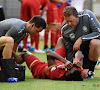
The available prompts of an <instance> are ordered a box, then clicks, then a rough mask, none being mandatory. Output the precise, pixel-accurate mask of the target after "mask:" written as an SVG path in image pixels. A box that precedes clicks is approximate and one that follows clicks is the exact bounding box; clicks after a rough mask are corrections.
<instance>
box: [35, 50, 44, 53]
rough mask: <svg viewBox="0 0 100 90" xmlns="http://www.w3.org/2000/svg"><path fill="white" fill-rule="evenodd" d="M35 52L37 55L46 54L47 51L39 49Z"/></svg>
mask: <svg viewBox="0 0 100 90" xmlns="http://www.w3.org/2000/svg"><path fill="white" fill-rule="evenodd" d="M34 52H35V53H45V51H42V50H41V49H38V50H37V49H35V50H34Z"/></svg>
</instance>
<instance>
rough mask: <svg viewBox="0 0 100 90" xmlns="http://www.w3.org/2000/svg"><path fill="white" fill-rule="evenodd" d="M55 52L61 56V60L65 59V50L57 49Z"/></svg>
mask: <svg viewBox="0 0 100 90" xmlns="http://www.w3.org/2000/svg"><path fill="white" fill-rule="evenodd" d="M55 52H56V53H58V54H59V55H61V56H62V57H63V58H65V57H66V50H65V49H63V48H58V49H57V50H55Z"/></svg>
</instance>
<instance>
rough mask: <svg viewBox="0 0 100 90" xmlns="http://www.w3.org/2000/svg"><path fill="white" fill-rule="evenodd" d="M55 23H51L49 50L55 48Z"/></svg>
mask: <svg viewBox="0 0 100 90" xmlns="http://www.w3.org/2000/svg"><path fill="white" fill-rule="evenodd" d="M57 26H58V25H57V23H51V50H52V51H54V50H55V44H56V43H55V42H56V32H57Z"/></svg>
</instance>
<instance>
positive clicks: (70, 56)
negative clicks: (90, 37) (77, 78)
mask: <svg viewBox="0 0 100 90" xmlns="http://www.w3.org/2000/svg"><path fill="white" fill-rule="evenodd" d="M89 43H90V41H86V42H83V43H82V45H81V47H80V50H81V51H82V54H83V55H84V59H83V69H89V65H90V64H89V61H90V60H89V57H88V56H89ZM70 49H71V50H70V51H67V50H66V51H67V54H66V59H67V60H69V61H71V62H72V63H73V59H74V56H75V53H76V51H73V48H72V47H71V48H70Z"/></svg>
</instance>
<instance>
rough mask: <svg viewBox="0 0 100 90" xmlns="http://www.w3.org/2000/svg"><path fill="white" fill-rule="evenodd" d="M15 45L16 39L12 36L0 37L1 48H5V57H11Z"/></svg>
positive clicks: (3, 54)
mask: <svg viewBox="0 0 100 90" xmlns="http://www.w3.org/2000/svg"><path fill="white" fill-rule="evenodd" d="M13 46H14V40H13V38H12V37H5V36H2V37H1V38H0V50H2V49H3V52H2V56H3V59H10V58H11V56H12V50H13Z"/></svg>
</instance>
